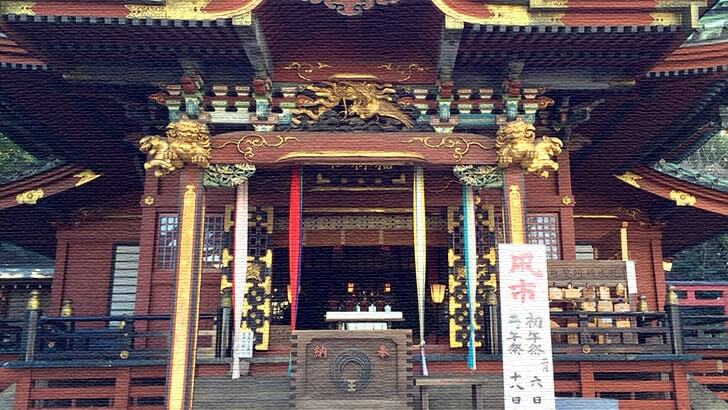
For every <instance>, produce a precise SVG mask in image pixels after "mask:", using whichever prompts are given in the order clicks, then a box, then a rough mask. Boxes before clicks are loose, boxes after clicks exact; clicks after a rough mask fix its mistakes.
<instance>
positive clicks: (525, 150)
mask: <svg viewBox="0 0 728 410" xmlns="http://www.w3.org/2000/svg"><path fill="white" fill-rule="evenodd" d="M562 146H563V144H562V142H561V140H560V139H558V138H553V137H541V139H540V140H539V141H538V142H536V128H535V127H534V126H533V124H527V123H525V122H523V120H522V119H520V118H519V119H517V120H515V121H510V122H508V123H506V124H504V125H502V126H501V127H500V128H499V129H498V133H497V134H496V139H495V147H496V148H497V149H498V153H497V158H498V165H499V166H500V167H501V168H508V167H509V166H511V165H512V164H514V163H517V164H520V165H521V168H523V169H524V170H526V171H528V172H531V173H534V174H538V175H540V176H541V177H543V178H548V176H549V171H557V170H558V169H559V164H558V163H556V161H554V160H553V159H552V158H554V157H556V156H557V155H559V154H561V147H562Z"/></svg>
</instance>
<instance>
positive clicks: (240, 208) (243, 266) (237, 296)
mask: <svg viewBox="0 0 728 410" xmlns="http://www.w3.org/2000/svg"><path fill="white" fill-rule="evenodd" d="M235 199H236V200H235V225H234V226H235V233H234V237H233V245H234V249H233V255H234V256H235V259H234V262H233V349H232V350H233V354H232V356H233V363H232V378H233V379H237V378H239V377H240V359H241V355H242V354H243V351H244V350H245V340H244V338H245V335H244V333H243V331H242V330H241V329H240V325H241V323H242V320H243V298H244V297H245V291H246V282H247V280H248V182H247V181H246V182H243V183H241V184H240V185H238V189H237V193H236V198H235Z"/></svg>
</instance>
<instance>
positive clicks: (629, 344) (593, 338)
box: [551, 312, 673, 354]
mask: <svg viewBox="0 0 728 410" xmlns="http://www.w3.org/2000/svg"><path fill="white" fill-rule="evenodd" d="M551 320H552V321H553V322H555V323H557V324H559V326H560V327H552V329H551V334H552V346H553V351H554V353H565V354H584V353H590V354H599V353H611V354H618V353H623V354H627V353H629V354H639V353H644V354H654V353H662V354H665V353H673V348H672V343H671V334H670V327H669V326H668V323H667V314H666V313H664V312H618V313H612V312H551Z"/></svg>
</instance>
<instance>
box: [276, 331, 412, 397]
mask: <svg viewBox="0 0 728 410" xmlns="http://www.w3.org/2000/svg"><path fill="white" fill-rule="evenodd" d="M291 343H292V350H291V362H292V375H291V406H292V407H295V408H299V409H316V410H319V409H346V408H350V409H378V410H389V409H392V410H394V409H411V408H412V406H413V396H412V363H411V354H410V349H411V347H412V331H411V330H381V331H374V330H364V331H338V330H321V331H319V330H301V331H296V332H294V333H293V335H292V337H291Z"/></svg>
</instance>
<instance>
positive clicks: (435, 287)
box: [430, 283, 446, 305]
mask: <svg viewBox="0 0 728 410" xmlns="http://www.w3.org/2000/svg"><path fill="white" fill-rule="evenodd" d="M445 288H446V287H445V285H443V284H442V283H433V284H431V285H430V297H431V298H432V303H435V304H437V305H439V304H440V303H442V301H443V300H445Z"/></svg>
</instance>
